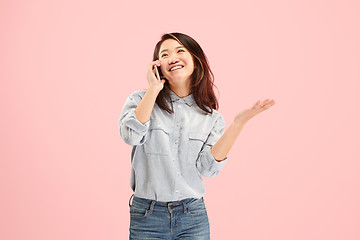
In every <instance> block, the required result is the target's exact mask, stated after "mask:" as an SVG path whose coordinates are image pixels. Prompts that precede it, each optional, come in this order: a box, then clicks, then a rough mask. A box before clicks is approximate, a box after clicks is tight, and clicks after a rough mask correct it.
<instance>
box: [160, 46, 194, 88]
mask: <svg viewBox="0 0 360 240" xmlns="http://www.w3.org/2000/svg"><path fill="white" fill-rule="evenodd" d="M159 59H160V62H161V65H160V68H161V71H162V73H163V75H164V77H165V78H166V79H167V80H169V84H170V86H174V85H176V86H178V87H185V86H186V87H189V86H190V83H191V74H192V73H193V71H194V67H195V66H194V61H193V57H192V55H191V54H190V52H189V51H188V50H187V49H186V48H185V47H184V46H183V45H181V44H179V43H178V42H177V41H176V40H174V39H167V40H165V41H164V42H163V43H162V44H161V47H160V51H159Z"/></svg>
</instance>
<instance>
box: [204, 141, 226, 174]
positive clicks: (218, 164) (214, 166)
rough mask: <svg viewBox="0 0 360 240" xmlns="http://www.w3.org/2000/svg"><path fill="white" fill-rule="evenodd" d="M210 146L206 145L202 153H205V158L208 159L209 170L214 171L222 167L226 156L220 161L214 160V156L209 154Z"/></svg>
mask: <svg viewBox="0 0 360 240" xmlns="http://www.w3.org/2000/svg"><path fill="white" fill-rule="evenodd" d="M210 149H211V148H210V147H207V148H206V149H205V152H204V154H205V159H207V160H208V163H209V166H210V168H209V169H210V171H212V172H213V171H214V172H218V171H220V170H221V169H222V168H223V166H224V165H225V163H226V161H227V156H226V157H225V159H224V160H222V161H220V162H218V161H216V160H215V158H214V156H213V155H212V154H211V151H210Z"/></svg>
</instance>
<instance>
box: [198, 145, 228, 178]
mask: <svg viewBox="0 0 360 240" xmlns="http://www.w3.org/2000/svg"><path fill="white" fill-rule="evenodd" d="M226 161H227V157H226V158H225V159H224V160H222V161H220V162H218V161H216V160H215V158H214V156H213V155H212V154H211V152H210V147H205V148H204V150H203V151H202V152H201V153H200V156H199V161H197V163H196V167H197V169H198V170H199V172H200V173H201V174H202V175H203V176H204V177H215V176H216V175H218V174H219V172H220V171H221V169H222V168H223V166H224V165H225V163H226Z"/></svg>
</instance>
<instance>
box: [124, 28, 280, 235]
mask: <svg viewBox="0 0 360 240" xmlns="http://www.w3.org/2000/svg"><path fill="white" fill-rule="evenodd" d="M155 65H156V66H157V67H159V68H160V70H161V71H160V74H161V79H158V78H157V77H156V70H155V69H154V67H155ZM213 79H214V77H213V74H212V72H211V70H210V68H209V64H208V60H207V58H206V56H205V54H204V52H203V50H202V49H201V47H200V45H199V44H198V43H197V42H196V41H195V40H194V39H193V38H191V37H190V36H188V35H185V34H182V33H167V34H164V35H163V36H162V37H161V40H160V41H159V42H158V43H157V44H156V47H155V50H154V55H153V62H151V63H150V64H149V66H148V73H147V80H148V83H149V86H148V88H147V90H143V91H135V92H133V93H132V94H131V95H130V96H129V97H128V98H127V100H126V103H125V105H124V107H123V109H122V111H121V114H120V118H119V131H120V136H121V137H122V139H123V140H124V141H125V142H126V143H127V144H129V145H131V146H133V148H132V152H131V165H132V169H131V170H132V171H131V180H130V181H131V188H132V189H133V191H134V194H133V196H132V197H133V201H132V203H130V201H131V197H130V200H129V206H130V239H191V240H197V239H210V229H209V220H208V216H207V212H206V208H205V204H204V199H203V196H204V194H205V185H204V182H203V180H202V176H205V177H213V176H216V175H217V174H218V173H219V171H220V170H221V169H222V167H223V166H224V164H225V162H226V161H227V154H228V152H229V151H230V149H231V147H232V145H233V143H234V142H235V140H236V138H237V136H238V135H239V133H240V131H241V129H242V128H243V126H244V124H245V123H246V122H247V121H248V120H249V119H251V118H252V117H254V116H255V115H256V114H258V113H260V112H262V111H264V110H265V109H268V108H269V107H270V106H272V105H274V104H275V101H274V100H269V99H266V100H265V101H260V100H259V101H258V102H256V103H255V104H254V106H252V107H251V108H249V109H246V110H244V111H242V112H240V113H239V114H238V115H237V116H236V117H235V119H234V121H233V123H232V124H231V125H230V126H229V127H228V128H227V130H226V131H225V132H224V128H225V121H224V118H223V117H222V115H221V114H220V113H219V112H218V111H217V109H218V102H217V99H216V96H215V94H214V91H213V85H214V84H213Z"/></svg>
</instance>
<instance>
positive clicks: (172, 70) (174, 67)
mask: <svg viewBox="0 0 360 240" xmlns="http://www.w3.org/2000/svg"><path fill="white" fill-rule="evenodd" d="M179 68H182V66H177V67H173V68H172V69H170V71H173V70H175V69H179Z"/></svg>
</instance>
